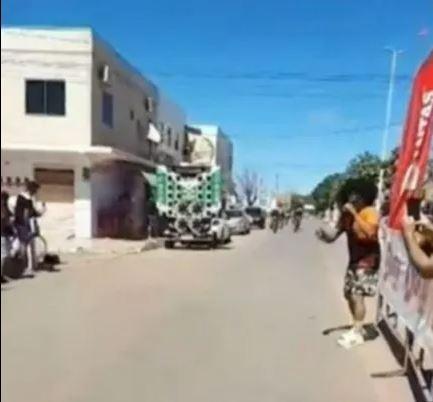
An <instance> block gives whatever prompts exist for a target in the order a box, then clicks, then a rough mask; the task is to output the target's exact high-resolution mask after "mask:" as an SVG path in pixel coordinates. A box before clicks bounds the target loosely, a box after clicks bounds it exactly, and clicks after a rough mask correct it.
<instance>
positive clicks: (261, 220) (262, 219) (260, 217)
mask: <svg viewBox="0 0 433 402" xmlns="http://www.w3.org/2000/svg"><path fill="white" fill-rule="evenodd" d="M245 212H246V214H247V215H248V216H249V218H250V222H251V225H253V226H257V227H259V228H260V229H264V228H265V227H266V211H265V210H264V209H263V208H260V207H248V208H246V209H245Z"/></svg>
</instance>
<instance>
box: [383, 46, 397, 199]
mask: <svg viewBox="0 0 433 402" xmlns="http://www.w3.org/2000/svg"><path fill="white" fill-rule="evenodd" d="M385 50H386V51H388V52H390V53H391V69H390V75H389V86H388V97H387V100H386V110H385V126H384V130H383V136H382V153H381V160H382V164H384V162H385V160H386V157H387V155H388V138H389V129H390V126H391V114H392V101H393V97H394V86H395V73H396V70H397V57H398V55H400V54H402V53H403V51H402V50H397V49H394V48H391V47H386V48H385ZM384 186H385V167H384V166H382V167H381V169H380V172H379V184H378V203H379V206H380V205H381V204H382V202H383V198H384Z"/></svg>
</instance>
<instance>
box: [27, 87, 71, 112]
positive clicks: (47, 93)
mask: <svg viewBox="0 0 433 402" xmlns="http://www.w3.org/2000/svg"><path fill="white" fill-rule="evenodd" d="M65 95H66V93H65V81H55V80H50V81H42V80H26V113H27V114H44V115H50V116H64V115H65Z"/></svg>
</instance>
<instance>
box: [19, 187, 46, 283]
mask: <svg viewBox="0 0 433 402" xmlns="http://www.w3.org/2000/svg"><path fill="white" fill-rule="evenodd" d="M38 190H39V184H38V183H36V182H35V181H29V182H28V183H27V184H26V189H25V191H23V192H22V193H20V194H19V195H18V197H17V200H16V205H15V217H14V218H15V219H14V223H15V228H16V230H17V233H18V238H19V239H20V242H21V244H22V245H23V246H25V249H26V253H27V267H26V269H25V271H24V274H23V275H24V276H28V277H33V276H34V271H35V264H36V261H35V259H36V258H35V250H34V242H33V237H34V235H35V227H34V225H33V223H34V221H35V219H36V218H38V217H39V216H40V212H39V211H38V209H37V207H36V195H37V193H38Z"/></svg>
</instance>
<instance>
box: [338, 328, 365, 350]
mask: <svg viewBox="0 0 433 402" xmlns="http://www.w3.org/2000/svg"><path fill="white" fill-rule="evenodd" d="M364 342H365V340H364V337H363V336H362V334H361V333H360V332H359V331H357V330H355V329H352V330H350V331H349V332H346V333H345V334H343V335H342V336H341V337H340V338H339V339H338V340H337V343H338V345H339V346H341V347H342V348H344V349H352V348H353V347H355V346H360V345H362V344H363V343H364Z"/></svg>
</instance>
